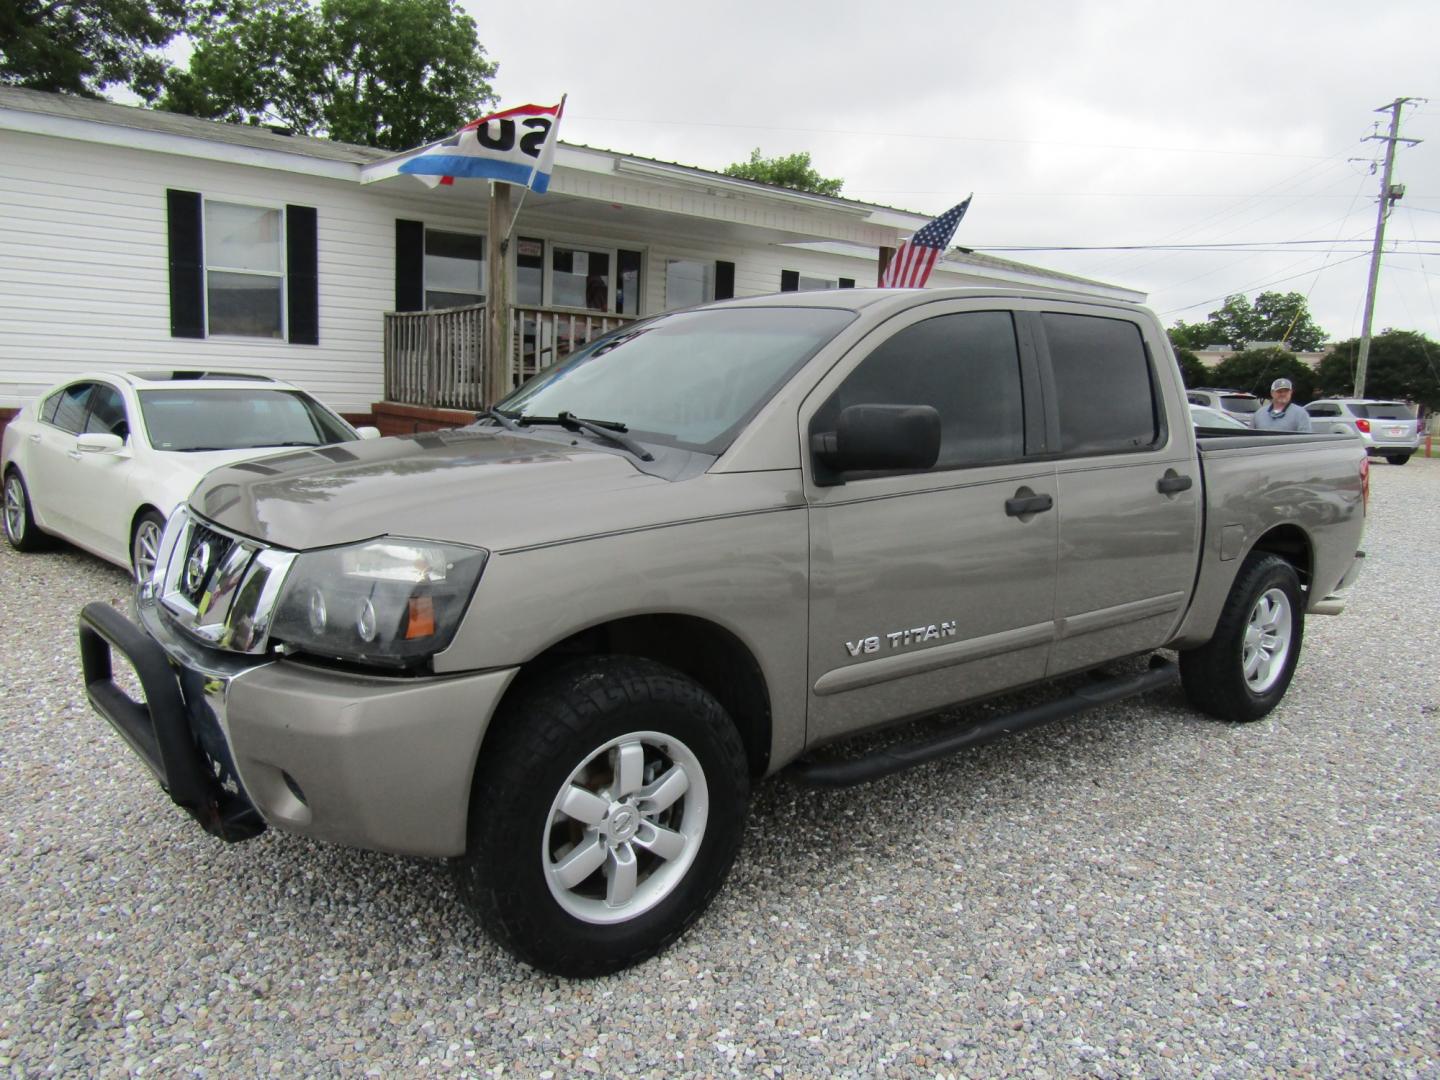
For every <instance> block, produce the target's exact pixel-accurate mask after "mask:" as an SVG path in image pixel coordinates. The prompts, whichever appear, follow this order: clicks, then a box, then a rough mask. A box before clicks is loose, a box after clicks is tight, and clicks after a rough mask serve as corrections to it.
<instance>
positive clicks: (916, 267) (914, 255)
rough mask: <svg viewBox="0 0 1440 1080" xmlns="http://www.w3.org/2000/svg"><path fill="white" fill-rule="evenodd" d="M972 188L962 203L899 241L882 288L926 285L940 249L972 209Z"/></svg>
mask: <svg viewBox="0 0 1440 1080" xmlns="http://www.w3.org/2000/svg"><path fill="white" fill-rule="evenodd" d="M974 197H975V193H974V192H971V193H970V194H969V195H967V196H966V197H965V201H964V202H962V203H961V204H960V205H959V206H952V207H951V208H950V209H949V210H946V211H945V213H943V214H941V215H940V216H939V217H937V218H936V219H935V220H934V221H932V222H930V224H929V225H926V226H925V227H924V228H922V229H921V230H920V231H919V232H917V233H916V234H915V235H914V236H912V237H910V239H909V240H906V241H905V243H903V244H901V245H900V250H899V251H897V252H895V254H894V255H892V256H891V257H890V265H889V266H887V267H885V273H883V274H882V275H880V283H879V287H880V288H882V289H923V288H924V287H925V282H926V281H928V280H929V279H930V271H931V270H933V269H934V268H935V262H936V260H937V259H939V258H940V254H941V252H943V251H944V250H945V249H946V248H947V247H949V246H950V238H951V237H952V236H954V235H955V229H956V227H957V226H959V224H960V219H961V218H962V217H964V216H965V211H966V210H969V209H970V200H971V199H973V198H974Z"/></svg>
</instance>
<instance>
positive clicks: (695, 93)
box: [462, 0, 1440, 340]
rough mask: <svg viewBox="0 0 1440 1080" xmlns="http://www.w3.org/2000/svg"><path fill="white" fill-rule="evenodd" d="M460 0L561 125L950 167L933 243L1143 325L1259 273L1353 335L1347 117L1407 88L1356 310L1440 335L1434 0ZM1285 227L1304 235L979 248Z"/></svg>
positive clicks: (845, 162) (940, 178) (522, 89)
mask: <svg viewBox="0 0 1440 1080" xmlns="http://www.w3.org/2000/svg"><path fill="white" fill-rule="evenodd" d="M462 5H463V6H465V7H466V8H467V10H469V11H470V13H471V15H473V16H474V18H475V20H476V23H477V25H478V28H479V36H480V40H481V42H482V43H483V44H484V45H485V48H486V50H487V52H488V53H489V55H490V57H491V59H493V60H495V61H497V62H498V63H499V65H500V72H499V76H498V77H497V79H496V80H495V84H494V85H495V89H496V90H497V92H498V93H499V94H500V96H501V102H502V104H503V105H506V106H510V105H520V104H525V103H527V102H535V103H541V104H548V103H551V102H553V101H555V100H557V99H558V98H559V96H560V94H561V93H568V94H569V95H570V98H569V103H568V105H567V107H566V115H565V120H564V123H563V125H562V128H561V133H560V134H561V137H562V138H563V139H564V140H565V141H567V142H573V143H584V144H587V145H590V146H598V147H605V148H607V149H612V150H621V151H626V152H629V153H634V154H639V155H643V156H647V157H655V158H661V159H664V160H667V161H678V162H681V163H684V164H688V165H696V166H699V167H701V168H707V169H722V168H724V166H726V165H727V164H729V163H731V162H734V161H738V160H742V159H744V158H747V157H748V156H749V153H750V151H751V149H752V148H754V147H757V146H758V147H760V148H761V150H762V152H763V153H764V154H765V155H766V156H767V157H768V156H773V155H780V154H789V153H793V152H794V151H797V150H808V151H809V152H810V153H811V155H812V156H813V158H814V163H815V165H816V167H817V168H818V169H819V171H820V172H821V173H822V174H823V175H825V176H836V177H841V178H843V179H844V180H845V190H844V194H845V195H847V196H850V197H852V198H856V199H862V200H865V201H867V202H876V203H882V204H884V205H888V206H896V207H901V208H904V209H909V210H917V211H922V212H927V213H939V212H941V211H943V210H945V209H947V208H948V207H950V206H952V205H954V204H955V203H957V202H959V201H960V199H962V198H964V196H965V195H966V194H967V193H969V192H971V191H974V192H975V201H974V203H973V204H972V205H971V208H970V212H969V214H968V216H967V217H966V219H965V220H964V222H962V224H961V226H960V230H959V232H958V233H957V234H956V237H955V243H956V244H962V245H964V246H966V247H971V248H975V249H977V250H980V251H987V252H992V253H994V254H997V255H1004V256H1005V257H1008V258H1013V259H1018V260H1020V261H1023V262H1029V263H1033V264H1035V265H1038V266H1045V267H1050V268H1052V269H1056V270H1065V271H1068V272H1071V273H1077V274H1082V275H1084V276H1087V277H1093V278H1096V279H1099V280H1102V281H1109V282H1113V283H1115V284H1119V285H1125V286H1128V287H1132V288H1136V289H1141V290H1144V291H1145V292H1147V293H1148V294H1149V298H1150V299H1149V303H1150V306H1151V307H1153V308H1154V309H1155V310H1156V311H1157V312H1159V313H1160V315H1161V317H1162V318H1163V319H1164V321H1165V322H1166V324H1167V325H1168V324H1170V323H1172V322H1174V320H1175V319H1177V318H1184V319H1186V320H1187V321H1192V322H1193V321H1198V320H1203V319H1204V318H1205V316H1206V315H1207V313H1209V312H1210V311H1211V310H1213V309H1214V308H1215V307H1217V306H1219V303H1220V302H1221V300H1222V299H1223V297H1224V296H1225V295H1226V294H1228V293H1234V292H1243V293H1246V294H1247V295H1249V296H1251V297H1253V296H1254V294H1255V293H1257V292H1259V291H1262V290H1264V289H1266V288H1273V289H1277V290H1280V291H1289V290H1295V291H1298V292H1301V293H1307V294H1308V295H1309V298H1310V306H1311V310H1312V312H1313V314H1314V315H1315V318H1316V321H1317V322H1318V323H1319V324H1320V325H1321V326H1322V327H1323V328H1324V329H1325V330H1326V331H1327V332H1328V333H1329V334H1330V336H1331V337H1332V338H1334V339H1337V340H1338V339H1343V338H1347V337H1352V336H1356V335H1358V334H1359V332H1360V324H1361V318H1362V313H1363V303H1364V296H1365V281H1366V274H1367V273H1368V267H1369V259H1368V252H1369V250H1370V243H1371V240H1372V238H1373V235H1374V229H1375V207H1376V196H1377V194H1378V191H1379V177H1378V175H1372V174H1371V171H1370V164H1369V162H1370V160H1371V159H1372V158H1375V159H1378V158H1380V157H1381V156H1382V155H1383V152H1384V143H1382V142H1365V141H1363V139H1364V137H1365V136H1366V135H1369V134H1372V132H1373V124H1374V123H1375V121H1386V120H1388V114H1380V113H1376V112H1375V111H1374V110H1375V109H1376V108H1377V107H1379V106H1383V105H1387V104H1388V103H1389V102H1391V101H1392V100H1394V99H1395V98H1396V97H1425V96H1433V98H1434V100H1433V101H1432V102H1430V103H1428V104H1427V103H1417V104H1416V105H1414V106H1408V107H1407V108H1406V109H1405V112H1404V114H1403V121H1402V126H1401V135H1402V136H1409V137H1412V138H1418V139H1424V140H1426V141H1425V142H1424V144H1423V145H1420V146H1416V147H1413V148H1408V149H1407V148H1405V147H1404V146H1403V145H1402V147H1401V148H1400V149H1399V150H1398V152H1397V155H1398V156H1397V161H1396V168H1395V177H1394V179H1395V181H1396V182H1398V183H1403V184H1404V185H1405V186H1406V189H1407V190H1406V195H1405V198H1404V199H1403V200H1402V201H1401V202H1400V203H1399V205H1398V207H1397V209H1396V210H1395V212H1394V213H1393V214H1392V215H1391V217H1390V221H1389V224H1388V226H1387V230H1386V241H1387V244H1386V246H1387V255H1386V258H1385V261H1384V264H1383V266H1382V270H1381V276H1380V290H1379V300H1378V303H1377V307H1376V314H1375V329H1376V331H1377V332H1379V330H1381V329H1382V328H1384V327H1391V326H1393V327H1397V328H1405V329H1419V330H1422V331H1424V332H1426V333H1428V334H1429V335H1430V336H1431V337H1432V338H1436V339H1440V281H1437V280H1436V277H1437V276H1440V77H1437V73H1440V4H1436V3H1435V2H1434V0H1389V2H1388V3H1385V4H1374V3H1371V4H1362V3H1356V2H1354V0H1350V2H1346V3H1328V2H1327V3H1275V2H1272V0H1249V2H1246V3H1230V2H1224V0H1218V2H1217V0H1212V2H1208V3H1203V4H1201V3H1187V4H1183V5H1182V4H1176V3H1169V2H1152V3H1108V2H1107V3H1101V2H1094V0H1081V2H1076V3H1063V2H1059V0H1056V2H1049V3H1041V2H1020V3H1015V2H1011V3H1001V4H993V3H986V4H980V3H975V2H972V0H960V2H955V0H948V2H934V3H927V2H919V0H891V2H888V3H887V2H883V0H882V2H875V0H868V2H865V3H861V2H858V0H831V2H829V3H825V4H815V5H808V4H807V5H803V7H802V6H800V5H794V6H792V5H788V4H785V3H783V2H777V0H767V2H764V3H761V2H756V0H731V2H729V3H725V4H707V5H698V4H697V5H692V4H667V5H660V4H655V5H650V4H621V3H610V4H597V3H583V4H582V3H569V2H558V3H551V4H547V5H543V14H540V12H541V11H542V6H537V5H521V4H511V5H503V4H484V5H482V4H480V3H478V2H476V0H462ZM1351 158H1360V159H1363V160H1360V161H1351V160H1349V159H1351ZM1427 238H1428V239H1430V240H1432V241H1435V242H1433V243H1429V244H1425V243H1416V241H1417V240H1419V241H1424V240H1426V239H1427ZM1298 240H1310V241H1320V242H1319V243H1315V244H1304V245H1299V244H1294V243H1287V244H1285V245H1284V246H1283V247H1279V248H1267V249H1265V250H1247V251H1225V252H1196V251H1156V250H1146V251H1136V252H1118V251H1086V252H1065V251H1006V250H1004V249H1006V248H1013V247H1017V246H1026V245H1040V246H1045V247H1054V246H1061V245H1121V244H1143V245H1155V244H1177V243H1178V244H1209V243H1227V244H1233V243H1239V242H1252V243H1253V242H1258V243H1259V244H1261V245H1262V246H1263V245H1269V244H1276V243H1278V242H1281V241H1288V242H1293V241H1298ZM1392 240H1393V241H1399V242H1400V243H1398V244H1392V243H1391V241H1392ZM1405 241H1409V243H1406V242H1405ZM1391 251H1393V252H1394V253H1393V254H1391V253H1390V252H1391ZM1421 251H1423V252H1425V254H1423V255H1422V254H1419V253H1418V252H1421ZM1345 260H1349V261H1348V262H1347V261H1345ZM1322 267H1323V268H1324V269H1321V268H1322Z"/></svg>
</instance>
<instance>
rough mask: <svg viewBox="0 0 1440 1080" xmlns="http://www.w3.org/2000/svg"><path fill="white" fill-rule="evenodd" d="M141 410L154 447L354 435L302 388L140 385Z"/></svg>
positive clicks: (294, 442) (238, 445)
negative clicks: (145, 387) (152, 387)
mask: <svg viewBox="0 0 1440 1080" xmlns="http://www.w3.org/2000/svg"><path fill="white" fill-rule="evenodd" d="M140 412H141V413H142V414H143V415H144V417H145V430H146V432H148V434H149V436H150V445H151V446H153V447H154V448H155V449H156V450H180V451H202V450H248V449H251V448H259V447H265V446H320V445H323V444H327V443H335V442H346V441H348V440H350V439H353V438H355V433H354V432H353V431H352V430H350V429H349V428H348V427H346V426H345V425H344V424H343V423H342V422H341V421H340V420H338V419H336V418H335V417H334V416H332V415H331V414H330V413H329V412H327V411H326V410H325V409H323V408H322V407H321V406H320V405H319V403H318V402H316V401H314V400H313V399H312V398H310V397H308V396H306V395H305V394H302V393H300V392H299V391H298V390H267V389H262V388H259V387H257V388H255V389H253V390H252V389H250V388H249V387H244V388H236V389H221V388H214V389H204V390H142V391H141V392H140Z"/></svg>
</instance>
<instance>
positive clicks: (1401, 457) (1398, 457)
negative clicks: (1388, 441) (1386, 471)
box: [1385, 454, 1410, 465]
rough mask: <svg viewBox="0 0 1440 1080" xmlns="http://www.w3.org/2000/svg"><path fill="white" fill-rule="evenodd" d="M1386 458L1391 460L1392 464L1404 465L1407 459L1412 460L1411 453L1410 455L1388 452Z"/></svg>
mask: <svg viewBox="0 0 1440 1080" xmlns="http://www.w3.org/2000/svg"><path fill="white" fill-rule="evenodd" d="M1385 460H1386V461H1388V462H1390V464H1391V465H1404V464H1405V463H1406V462H1407V461H1409V460H1410V455H1409V454H1386V455H1385Z"/></svg>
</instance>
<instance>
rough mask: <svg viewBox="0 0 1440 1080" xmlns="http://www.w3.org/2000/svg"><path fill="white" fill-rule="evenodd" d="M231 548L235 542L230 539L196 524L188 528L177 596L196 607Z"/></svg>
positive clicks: (198, 523)
mask: <svg viewBox="0 0 1440 1080" xmlns="http://www.w3.org/2000/svg"><path fill="white" fill-rule="evenodd" d="M234 546H235V540H234V539H232V538H231V537H229V536H226V535H225V534H224V533H219V532H216V531H215V530H214V529H211V528H207V527H206V526H205V525H202V524H201V523H200V522H198V521H196V522H195V523H194V524H193V526H192V527H191V529H190V538H189V542H188V543H187V544H186V545H185V552H184V556H183V561H182V562H181V564H180V580H179V586H180V595H181V596H183V597H185V599H186V600H188V601H190V603H192V604H199V603H200V598H201V597H202V596H204V595H205V591H206V590H207V589H208V588H209V587H210V585H211V583H212V582H213V581H214V580H215V574H216V572H217V571H218V570H219V569H220V567H221V566H222V565H223V564H224V562H225V559H226V558H227V557H228V556H229V554H230V550H231V548H233V547H234ZM192 571H194V572H192Z"/></svg>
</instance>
